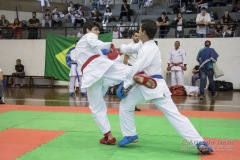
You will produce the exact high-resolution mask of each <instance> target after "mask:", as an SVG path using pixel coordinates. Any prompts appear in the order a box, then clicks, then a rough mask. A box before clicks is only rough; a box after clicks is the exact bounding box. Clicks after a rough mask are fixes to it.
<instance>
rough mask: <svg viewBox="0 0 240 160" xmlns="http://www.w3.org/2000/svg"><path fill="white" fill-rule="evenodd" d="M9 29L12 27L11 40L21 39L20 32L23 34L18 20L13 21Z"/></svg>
mask: <svg viewBox="0 0 240 160" xmlns="http://www.w3.org/2000/svg"><path fill="white" fill-rule="evenodd" d="M11 27H12V30H13V31H12V32H13V38H14V39H22V32H23V29H22V23H21V22H19V19H18V18H15V19H14V22H13V24H12V25H11Z"/></svg>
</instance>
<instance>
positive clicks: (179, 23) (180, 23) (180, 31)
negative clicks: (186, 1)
mask: <svg viewBox="0 0 240 160" xmlns="http://www.w3.org/2000/svg"><path fill="white" fill-rule="evenodd" d="M171 25H176V31H175V37H176V38H183V37H184V27H185V26H186V25H187V23H186V20H185V19H184V18H183V14H182V13H181V12H179V13H178V14H177V16H176V17H175V19H174V20H173V21H172V23H171Z"/></svg>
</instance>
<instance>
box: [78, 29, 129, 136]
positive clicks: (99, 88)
mask: <svg viewBox="0 0 240 160" xmlns="http://www.w3.org/2000/svg"><path fill="white" fill-rule="evenodd" d="M110 45H111V42H105V43H104V42H102V41H100V40H98V37H97V35H96V34H94V33H87V34H85V35H84V36H83V37H82V38H81V39H80V40H79V41H78V43H77V45H76V51H77V62H78V64H81V65H83V64H84V63H85V62H86V61H87V60H88V59H89V58H90V57H91V56H93V55H96V54H100V56H99V57H97V58H95V59H94V60H92V61H91V62H90V63H89V64H88V65H87V66H86V67H85V69H84V70H83V78H82V88H86V89H87V96H88V101H89V107H90V109H91V111H92V114H93V118H94V120H95V122H96V123H97V125H98V127H99V128H100V130H101V132H102V133H103V134H105V133H107V132H108V131H110V130H111V128H110V124H109V120H108V118H107V106H106V103H105V101H104V99H103V96H104V95H105V94H106V92H107V90H108V88H109V86H114V85H117V84H120V83H121V82H122V81H123V80H124V78H125V76H126V73H127V72H128V71H129V69H130V67H129V66H127V65H124V64H122V63H118V62H114V61H112V60H109V59H107V58H106V57H105V56H104V55H102V52H101V49H104V48H105V49H110Z"/></svg>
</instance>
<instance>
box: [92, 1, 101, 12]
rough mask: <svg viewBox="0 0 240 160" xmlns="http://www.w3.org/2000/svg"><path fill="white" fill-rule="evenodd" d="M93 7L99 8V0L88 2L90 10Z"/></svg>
mask: <svg viewBox="0 0 240 160" xmlns="http://www.w3.org/2000/svg"><path fill="white" fill-rule="evenodd" d="M95 7H96V8H97V9H98V10H99V8H100V1H99V0H92V2H91V3H90V8H91V10H94V8H95Z"/></svg>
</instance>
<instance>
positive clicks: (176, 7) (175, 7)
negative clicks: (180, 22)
mask: <svg viewBox="0 0 240 160" xmlns="http://www.w3.org/2000/svg"><path fill="white" fill-rule="evenodd" d="M170 8H172V10H173V13H174V14H177V13H178V12H179V9H180V4H179V1H178V0H174V2H173V5H172V6H170Z"/></svg>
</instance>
